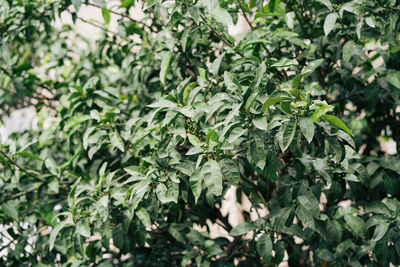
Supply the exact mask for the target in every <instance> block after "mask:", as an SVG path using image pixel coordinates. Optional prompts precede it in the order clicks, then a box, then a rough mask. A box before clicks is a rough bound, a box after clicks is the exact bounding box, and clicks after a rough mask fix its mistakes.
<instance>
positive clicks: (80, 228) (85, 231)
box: [56, 221, 90, 237]
mask: <svg viewBox="0 0 400 267" xmlns="http://www.w3.org/2000/svg"><path fill="white" fill-rule="evenodd" d="M56 227H57V226H56ZM75 233H77V234H80V235H81V236H84V237H90V228H89V224H88V223H87V222H86V221H85V222H83V223H82V221H79V222H77V224H76V226H75Z"/></svg>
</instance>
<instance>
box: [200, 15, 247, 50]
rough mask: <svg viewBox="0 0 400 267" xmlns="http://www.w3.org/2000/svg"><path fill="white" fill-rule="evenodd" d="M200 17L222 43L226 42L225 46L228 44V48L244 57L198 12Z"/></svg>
mask: <svg viewBox="0 0 400 267" xmlns="http://www.w3.org/2000/svg"><path fill="white" fill-rule="evenodd" d="M200 17H201V19H202V20H203V21H204V23H205V24H206V26H207V27H208V28H209V29H210V30H211V31H212V32H213V33H214V34H215V35H216V36H218V38H219V39H220V40H221V41H222V42H223V43H224V44H226V45H227V46H229V47H230V48H232V50H233V51H234V52H235V53H236V54H238V55H239V56H241V57H244V55H243V53H242V52H240V51H237V50H235V49H234V47H233V45H232V44H231V43H229V42H228V41H227V40H225V38H224V37H223V36H222V35H221V34H219V33H218V32H217V30H216V29H215V28H214V27H213V26H211V24H209V23H208V21H207V19H206V18H205V17H204V15H203V14H200Z"/></svg>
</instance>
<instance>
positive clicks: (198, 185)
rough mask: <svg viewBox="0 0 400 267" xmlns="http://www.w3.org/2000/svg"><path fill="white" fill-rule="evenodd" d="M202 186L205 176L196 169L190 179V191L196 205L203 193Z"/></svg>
mask: <svg viewBox="0 0 400 267" xmlns="http://www.w3.org/2000/svg"><path fill="white" fill-rule="evenodd" d="M202 184H203V175H202V174H201V172H200V169H196V170H195V171H194V172H193V173H192V175H191V176H190V178H189V185H190V189H192V192H193V195H194V201H195V203H197V200H198V199H199V197H200V194H201V191H202V190H203V186H202Z"/></svg>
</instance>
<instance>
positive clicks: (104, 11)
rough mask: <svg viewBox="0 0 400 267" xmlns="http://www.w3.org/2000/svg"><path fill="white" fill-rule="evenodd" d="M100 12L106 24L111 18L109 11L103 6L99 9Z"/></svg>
mask: <svg viewBox="0 0 400 267" xmlns="http://www.w3.org/2000/svg"><path fill="white" fill-rule="evenodd" d="M101 14H102V15H103V18H104V22H105V23H106V24H109V23H110V19H111V15H110V11H109V10H108V9H107V8H105V7H103V8H102V9H101Z"/></svg>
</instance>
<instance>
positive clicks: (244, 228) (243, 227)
mask: <svg viewBox="0 0 400 267" xmlns="http://www.w3.org/2000/svg"><path fill="white" fill-rule="evenodd" d="M254 229H256V226H255V225H254V224H253V223H249V222H244V223H241V224H238V225H236V226H235V227H233V229H232V230H231V231H230V232H229V235H231V236H239V235H244V234H247V233H248V232H250V231H252V230H254Z"/></svg>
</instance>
